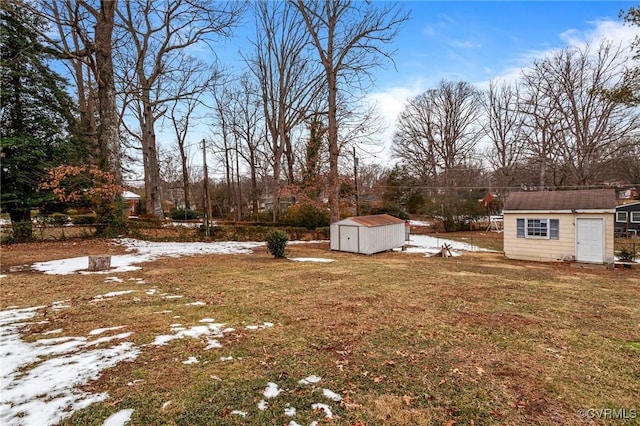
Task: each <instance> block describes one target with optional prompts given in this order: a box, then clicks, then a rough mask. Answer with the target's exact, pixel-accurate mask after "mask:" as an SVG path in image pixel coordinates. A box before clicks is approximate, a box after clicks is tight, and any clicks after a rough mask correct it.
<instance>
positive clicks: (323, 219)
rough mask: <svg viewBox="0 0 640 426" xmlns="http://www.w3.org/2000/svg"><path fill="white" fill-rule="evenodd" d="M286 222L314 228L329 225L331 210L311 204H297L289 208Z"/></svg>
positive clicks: (285, 215) (285, 218) (290, 224)
mask: <svg viewBox="0 0 640 426" xmlns="http://www.w3.org/2000/svg"><path fill="white" fill-rule="evenodd" d="M284 223H285V224H286V225H289V226H301V227H305V228H307V229H311V230H313V229H316V228H320V227H323V226H328V225H329V211H328V210H327V209H323V208H318V207H316V206H314V205H311V204H296V205H295V206H291V207H289V208H288V209H287V211H286V213H285V214H284Z"/></svg>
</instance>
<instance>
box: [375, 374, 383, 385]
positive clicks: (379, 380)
mask: <svg viewBox="0 0 640 426" xmlns="http://www.w3.org/2000/svg"><path fill="white" fill-rule="evenodd" d="M385 377H386V376H385V375H384V374H383V375H382V376H378V377H375V378H374V379H373V381H374V382H375V383H380V382H381V381H383V380H384V378H385Z"/></svg>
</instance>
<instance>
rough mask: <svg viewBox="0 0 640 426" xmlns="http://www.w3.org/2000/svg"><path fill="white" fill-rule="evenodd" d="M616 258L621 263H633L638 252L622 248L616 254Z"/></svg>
mask: <svg viewBox="0 0 640 426" xmlns="http://www.w3.org/2000/svg"><path fill="white" fill-rule="evenodd" d="M616 256H618V259H619V260H620V262H633V260H634V259H635V258H636V252H635V251H634V250H633V249H630V248H627V247H624V246H622V247H621V248H620V250H618V251H617V252H616Z"/></svg>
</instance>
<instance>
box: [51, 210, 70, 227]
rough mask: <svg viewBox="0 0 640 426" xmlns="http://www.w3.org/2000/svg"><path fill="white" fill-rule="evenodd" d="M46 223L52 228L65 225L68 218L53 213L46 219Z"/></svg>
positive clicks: (61, 214)
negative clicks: (52, 226)
mask: <svg viewBox="0 0 640 426" xmlns="http://www.w3.org/2000/svg"><path fill="white" fill-rule="evenodd" d="M47 222H48V223H50V224H51V225H54V226H62V225H66V224H67V223H69V216H67V215H66V214H64V213H53V214H52V215H51V216H49V217H48V220H47Z"/></svg>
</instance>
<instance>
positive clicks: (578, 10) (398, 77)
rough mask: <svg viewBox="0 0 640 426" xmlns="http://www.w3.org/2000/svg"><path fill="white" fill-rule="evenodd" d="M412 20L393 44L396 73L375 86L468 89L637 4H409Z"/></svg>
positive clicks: (386, 75)
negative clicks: (460, 84) (451, 84)
mask: <svg viewBox="0 0 640 426" xmlns="http://www.w3.org/2000/svg"><path fill="white" fill-rule="evenodd" d="M403 4H404V6H405V7H406V8H408V9H411V10H412V19H411V21H409V22H408V23H406V24H405V26H404V27H403V29H402V31H401V32H400V34H399V36H398V37H397V39H396V42H395V43H394V46H395V47H396V48H397V49H398V52H397V56H396V60H395V62H396V66H397V68H398V72H397V73H396V72H395V70H393V69H389V70H387V71H386V72H381V73H380V74H379V77H380V78H381V80H382V81H378V82H377V86H378V87H379V88H380V87H385V86H394V85H401V84H404V82H406V81H407V80H415V79H418V78H422V79H424V80H425V81H426V82H434V81H435V82H438V81H439V80H441V79H443V78H444V79H451V80H464V81H469V82H471V83H475V82H481V81H484V80H488V79H490V78H492V77H493V76H495V75H500V74H502V73H504V72H505V71H507V70H509V69H511V68H514V67H519V66H522V65H523V62H526V60H527V58H528V57H530V55H531V54H532V53H534V52H542V51H546V50H548V49H551V48H556V47H561V46H564V45H566V44H567V40H566V38H567V37H568V36H569V35H571V34H576V33H578V34H580V33H583V34H584V33H589V32H591V31H594V30H595V29H596V28H597V24H598V23H599V22H600V23H601V22H603V21H618V22H619V21H620V19H619V18H618V13H619V11H620V10H621V9H624V10H627V9H628V8H629V7H630V6H633V5H638V4H639V3H638V2H626V1H625V2H620V1H569V2H556V1H522V2H521V1H471V2H468V1H464V2H463V1H445V2H439V1H408V2H403Z"/></svg>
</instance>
